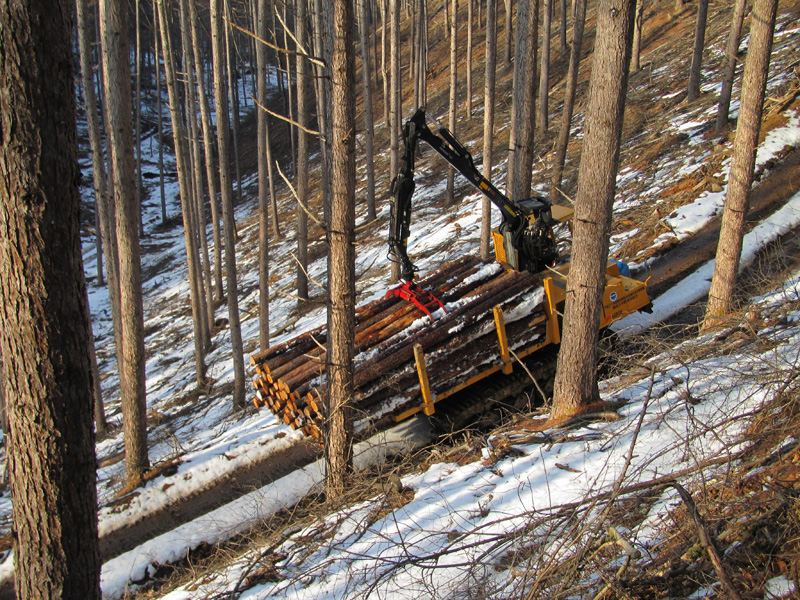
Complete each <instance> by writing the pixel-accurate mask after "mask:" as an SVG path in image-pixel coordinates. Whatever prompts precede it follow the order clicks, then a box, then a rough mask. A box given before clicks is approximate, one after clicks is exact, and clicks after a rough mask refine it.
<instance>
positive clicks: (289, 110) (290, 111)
mask: <svg viewBox="0 0 800 600" xmlns="http://www.w3.org/2000/svg"><path fill="white" fill-rule="evenodd" d="M288 4H289V0H284V2H283V22H284V23H286V14H287V5H288ZM295 19H296V18H295ZM287 26H288V23H287ZM283 47H284V48H285V49H286V50H288V49H289V36H288V32H287V31H286V29H285V28H284V30H283ZM289 57H290V55H289V53H288V52H287V53H286V95H287V102H288V106H287V107H286V114H287V115H288V116H289V121H294V120H295V112H296V111H295V109H294V100H293V95H292V90H293V89H295V88H294V86H293V85H292V61H291V60H289ZM286 132H287V134H288V137H289V139H290V140H291V142H292V176H294V177H297V156H298V153H299V152H298V149H297V129H296V128H295V127H292V125H291V124H290V123H289V122H287V123H286Z"/></svg>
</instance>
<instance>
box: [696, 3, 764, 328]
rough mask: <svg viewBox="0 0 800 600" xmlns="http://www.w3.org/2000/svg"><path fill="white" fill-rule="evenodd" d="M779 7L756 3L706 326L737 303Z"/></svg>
mask: <svg viewBox="0 0 800 600" xmlns="http://www.w3.org/2000/svg"><path fill="white" fill-rule="evenodd" d="M777 8H778V0H755V3H754V4H753V18H752V24H751V25H750V44H749V45H748V49H747V59H746V62H745V66H744V76H743V78H742V99H741V107H740V109H739V119H738V122H737V124H736V138H735V139H734V142H733V156H732V157H731V174H730V177H729V180H728V194H727V196H726V198H725V208H724V210H723V212H722V225H721V226H720V231H719V244H718V246H717V259H716V263H715V265H714V277H713V278H712V280H711V289H710V290H709V292H708V306H707V307H706V314H705V319H704V321H703V327H709V326H711V325H713V324H714V321H715V319H716V318H717V317H721V316H724V315H726V314H728V313H729V312H730V311H731V307H732V306H733V291H734V287H735V286H736V271H737V269H738V267H739V259H740V257H741V254H742V239H743V236H744V226H745V218H746V216H747V209H748V198H749V195H750V187H751V186H752V183H753V169H754V168H755V160H756V147H757V145H758V135H759V132H760V131H761V114H762V111H763V108H764V95H765V90H766V86H767V75H768V73H769V60H770V53H771V52H772V37H773V35H774V32H775V17H776V13H777Z"/></svg>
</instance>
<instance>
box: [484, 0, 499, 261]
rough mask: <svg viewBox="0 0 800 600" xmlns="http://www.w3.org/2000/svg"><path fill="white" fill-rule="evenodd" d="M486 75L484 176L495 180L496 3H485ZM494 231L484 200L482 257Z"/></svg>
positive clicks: (487, 205) (485, 257)
mask: <svg viewBox="0 0 800 600" xmlns="http://www.w3.org/2000/svg"><path fill="white" fill-rule="evenodd" d="M485 67H486V72H485V76H484V82H485V83H484V88H483V98H484V100H483V106H484V110H483V176H484V177H486V179H488V180H489V181H491V180H492V158H493V156H492V151H493V149H494V97H495V80H496V73H497V0H487V2H486V63H485ZM491 230H492V204H491V202H490V201H489V199H488V198H487V197H485V196H484V197H483V204H482V206H481V258H482V259H484V260H486V259H487V258H489V245H490V240H491Z"/></svg>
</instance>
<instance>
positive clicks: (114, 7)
mask: <svg viewBox="0 0 800 600" xmlns="http://www.w3.org/2000/svg"><path fill="white" fill-rule="evenodd" d="M100 20H101V25H100V34H101V40H102V44H103V63H104V67H105V68H104V70H103V75H104V77H105V80H106V81H105V92H106V109H107V111H108V122H107V125H108V127H107V128H106V135H107V138H108V140H109V144H110V146H111V154H112V158H113V160H112V167H113V170H112V174H113V180H114V203H115V206H116V208H117V219H116V231H117V248H118V250H119V281H120V315H121V321H122V333H121V339H122V360H121V361H120V365H119V375H120V395H121V397H122V420H123V429H124V437H125V476H126V479H127V481H128V484H129V485H138V483H139V482H140V481H141V477H142V475H143V474H144V472H145V471H146V470H147V469H148V467H149V466H150V461H149V459H148V457H147V413H146V410H147V405H146V393H145V380H146V378H145V354H144V305H143V301H142V267H141V261H140V250H139V206H138V204H137V202H136V183H135V181H134V173H135V170H134V162H133V124H132V116H131V115H132V107H131V79H130V72H131V71H130V63H129V62H128V57H129V54H128V50H129V48H128V10H127V3H123V2H121V1H120V0H102V1H101V2H100Z"/></svg>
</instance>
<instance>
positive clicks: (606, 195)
mask: <svg viewBox="0 0 800 600" xmlns="http://www.w3.org/2000/svg"><path fill="white" fill-rule="evenodd" d="M634 4H635V3H634V0H608V1H607V2H604V3H603V4H601V5H600V6H599V7H598V11H597V38H596V41H595V51H594V59H593V61H594V62H593V64H592V76H591V81H590V83H589V105H588V107H587V112H586V136H585V140H584V147H583V148H584V151H583V154H582V155H581V166H580V172H579V175H578V194H577V197H576V199H575V218H574V219H573V222H572V229H573V242H572V264H571V266H570V272H569V278H568V280H567V300H566V304H565V310H564V332H563V336H562V340H561V349H560V350H559V353H558V366H557V369H556V380H555V387H554V390H553V410H552V413H551V415H550V418H551V420H553V421H559V420H562V419H564V418H566V417H569V416H571V415H573V414H575V413H576V412H578V411H579V410H580V408H581V407H582V406H585V405H586V404H587V403H590V402H593V401H596V400H599V397H600V395H599V392H598V390H597V340H598V331H599V330H600V314H601V309H602V297H603V291H604V288H605V273H606V262H607V260H608V242H609V238H610V235H611V215H612V208H613V203H614V189H615V185H616V177H617V167H618V164H619V147H620V138H621V137H622V120H623V114H624V112H625V93H626V89H627V83H628V70H629V67H630V64H629V63H630V57H631V43H632V41H633V19H634V12H635V8H636V7H635V5H634Z"/></svg>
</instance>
